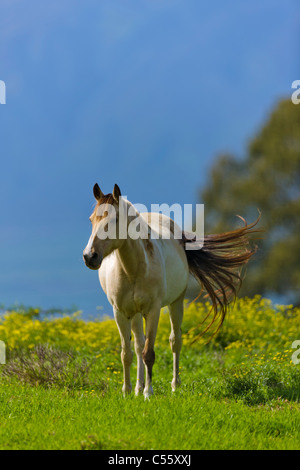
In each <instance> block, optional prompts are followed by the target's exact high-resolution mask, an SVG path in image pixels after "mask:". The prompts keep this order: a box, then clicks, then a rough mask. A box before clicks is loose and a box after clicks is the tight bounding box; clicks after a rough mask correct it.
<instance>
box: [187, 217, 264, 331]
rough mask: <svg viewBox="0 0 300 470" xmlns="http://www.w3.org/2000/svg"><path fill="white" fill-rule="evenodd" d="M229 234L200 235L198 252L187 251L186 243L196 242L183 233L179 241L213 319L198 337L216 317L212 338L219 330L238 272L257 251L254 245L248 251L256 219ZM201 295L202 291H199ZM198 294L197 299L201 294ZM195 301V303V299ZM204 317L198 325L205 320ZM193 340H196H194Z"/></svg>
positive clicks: (236, 287)
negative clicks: (200, 242)
mask: <svg viewBox="0 0 300 470" xmlns="http://www.w3.org/2000/svg"><path fill="white" fill-rule="evenodd" d="M240 218H241V219H242V220H243V221H244V223H245V226H244V227H242V228H238V229H236V230H232V231H231V232H226V233H221V234H216V235H206V236H204V242H203V246H202V248H200V249H187V247H186V245H187V244H188V243H194V244H197V241H195V240H190V239H188V238H187V237H186V236H185V234H184V232H183V238H182V242H183V244H184V249H185V253H186V256H187V260H188V265H189V269H190V272H191V274H192V275H193V276H194V277H195V278H196V280H197V281H198V282H199V283H200V285H201V286H202V289H205V290H206V292H207V295H208V296H209V297H210V300H211V302H212V310H213V312H214V314H213V318H212V320H211V322H210V323H209V325H208V326H207V327H206V328H205V329H204V331H202V332H201V333H200V334H199V335H198V336H197V338H198V337H200V336H202V335H203V334H204V333H205V332H206V331H207V330H208V329H209V328H210V327H211V326H212V325H213V324H214V323H215V321H216V320H217V318H220V321H219V325H218V327H217V329H216V330H215V332H214V333H213V336H214V335H215V334H216V333H217V332H218V331H219V329H220V327H221V326H222V323H223V321H224V319H225V317H226V313H227V310H228V305H229V304H230V303H231V302H232V301H233V300H234V299H235V298H236V296H237V293H238V291H239V289H240V287H241V284H242V280H243V279H242V276H241V269H242V268H243V266H245V265H246V264H247V262H248V261H249V259H250V258H251V257H252V256H253V255H254V253H255V252H256V251H257V246H255V247H254V248H249V245H250V236H251V235H252V234H253V233H254V232H260V231H261V230H258V229H255V230H253V228H254V227H255V226H256V224H257V223H258V221H259V219H260V215H259V217H258V218H257V220H256V221H255V222H253V223H252V224H249V225H247V223H246V221H245V220H244V219H243V218H242V217H240ZM201 292H202V290H201ZM201 292H200V294H199V295H198V297H197V298H196V299H198V298H199V297H200V295H201ZM196 299H195V300H196ZM210 313H211V312H209V314H208V315H207V316H206V317H205V319H204V320H203V322H202V323H204V321H205V320H206V319H207V318H208V316H209V315H210ZM197 338H196V339H197Z"/></svg>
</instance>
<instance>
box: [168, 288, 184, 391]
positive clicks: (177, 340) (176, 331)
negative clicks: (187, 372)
mask: <svg viewBox="0 0 300 470" xmlns="http://www.w3.org/2000/svg"><path fill="white" fill-rule="evenodd" d="M183 299H184V294H182V295H181V296H180V297H179V298H178V299H177V300H176V301H175V302H173V303H172V304H171V305H169V310H170V322H171V334H170V346H171V350H172V352H173V380H172V390H173V392H174V391H175V389H176V386H177V385H179V384H180V378H179V355H180V351H181V344H182V341H181V324H182V318H183Z"/></svg>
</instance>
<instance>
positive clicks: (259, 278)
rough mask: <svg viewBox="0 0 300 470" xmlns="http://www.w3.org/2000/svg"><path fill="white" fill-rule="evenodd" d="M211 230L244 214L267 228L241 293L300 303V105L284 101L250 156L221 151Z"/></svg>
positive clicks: (208, 191) (205, 199)
mask: <svg viewBox="0 0 300 470" xmlns="http://www.w3.org/2000/svg"><path fill="white" fill-rule="evenodd" d="M200 199H201V202H202V203H204V204H205V229H206V232H212V231H213V232H220V231H226V230H231V229H232V228H233V227H234V226H235V225H236V224H237V223H238V220H239V219H237V218H236V217H235V215H236V214H239V215H241V216H242V217H244V218H245V219H246V220H247V222H252V221H253V220H255V219H256V218H257V215H258V209H259V210H260V211H261V214H262V215H261V221H260V223H259V227H260V228H263V229H264V230H265V233H264V234H262V237H263V239H262V240H258V242H257V244H258V247H259V250H258V253H257V254H256V256H255V259H254V260H253V261H250V263H249V267H248V269H247V278H246V279H247V280H246V282H245V283H244V284H243V287H242V290H241V291H240V295H254V294H261V295H272V294H273V295H274V294H277V295H279V296H282V298H283V300H284V301H288V302H293V303H295V304H299V303H300V106H297V105H295V104H293V103H292V102H291V100H282V101H280V102H279V103H278V105H277V107H276V109H275V110H274V111H273V112H272V113H271V115H270V116H269V118H268V120H267V122H266V124H265V125H264V126H263V127H262V129H261V130H260V132H259V133H258V135H257V136H255V137H254V139H253V140H252V141H251V142H250V144H249V146H248V149H247V152H246V157H245V158H243V159H241V158H237V157H235V156H233V155H221V156H220V157H218V158H217V159H216V161H215V163H214V164H213V166H212V168H211V172H210V178H209V183H208V185H207V186H206V187H205V188H204V189H203V190H202V191H201V193H200Z"/></svg>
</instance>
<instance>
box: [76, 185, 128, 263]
mask: <svg viewBox="0 0 300 470" xmlns="http://www.w3.org/2000/svg"><path fill="white" fill-rule="evenodd" d="M93 193H94V196H95V199H96V201H97V203H96V207H95V209H94V212H93V213H92V215H91V216H90V221H91V222H92V234H91V236H90V239H89V242H88V244H87V246H86V247H85V249H84V251H83V259H84V262H85V264H86V266H87V267H88V268H90V269H99V268H100V265H101V263H102V260H103V258H104V257H105V256H107V255H109V254H110V253H112V251H114V250H115V249H117V248H120V247H121V245H122V243H123V242H124V239H122V238H119V236H118V233H119V212H120V204H121V203H122V202H123V199H122V198H121V197H120V196H121V191H120V188H119V186H118V185H117V184H115V186H114V189H113V192H112V193H110V194H103V192H102V191H101V189H100V188H99V186H98V184H97V183H96V184H95V186H94V188H93Z"/></svg>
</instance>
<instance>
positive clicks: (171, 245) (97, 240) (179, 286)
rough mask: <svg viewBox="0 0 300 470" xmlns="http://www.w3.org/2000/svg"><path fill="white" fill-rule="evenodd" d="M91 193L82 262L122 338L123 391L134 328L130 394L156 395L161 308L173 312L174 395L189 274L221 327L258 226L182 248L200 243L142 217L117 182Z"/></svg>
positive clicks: (167, 223) (152, 216)
mask: <svg viewBox="0 0 300 470" xmlns="http://www.w3.org/2000/svg"><path fill="white" fill-rule="evenodd" d="M93 192H94V196H95V198H96V201H97V204H96V207H95V210H94V212H93V214H92V215H91V217H90V220H91V222H92V234H91V236H90V239H89V242H88V244H87V246H86V248H85V250H84V252H83V258H84V261H85V264H86V266H87V267H89V268H90V269H94V270H98V273H99V280H100V284H101V286H102V288H103V290H104V292H105V294H106V295H107V298H108V300H109V302H110V303H111V305H112V307H113V312H114V317H115V320H116V323H117V325H118V329H119V332H120V337H121V359H122V364H123V373H124V383H123V388H122V390H123V393H124V394H126V393H129V392H130V391H131V388H132V387H131V381H130V366H131V363H132V359H133V353H132V350H131V331H132V332H133V334H134V343H135V352H136V355H137V382H136V387H135V393H136V395H137V394H139V392H141V391H143V393H144V396H145V398H149V396H150V395H151V394H152V393H153V389H152V367H153V364H154V360H155V353H154V343H155V337H156V332H157V326H158V321H159V316H160V310H161V308H162V307H164V306H168V307H169V312H170V322H171V335H170V345H171V349H172V352H173V380H172V390H173V391H175V389H176V387H177V385H178V384H179V383H180V379H179V354H180V350H181V323H182V318H183V301H184V297H185V293H186V289H187V286H188V282H189V279H190V278H191V275H192V276H193V277H194V279H196V280H197V281H198V282H199V287H200V286H202V287H204V288H205V290H206V291H207V293H208V295H209V296H210V298H211V301H212V304H213V308H214V317H213V320H212V322H211V324H212V323H213V322H214V321H215V319H216V317H217V314H218V313H220V315H221V321H220V325H221V323H222V322H223V320H224V318H225V314H226V308H227V305H228V304H229V302H230V301H231V300H232V297H234V296H235V295H236V281H238V283H240V282H241V278H240V276H239V273H236V272H235V271H236V269H237V268H239V267H241V266H242V265H244V264H245V263H246V262H247V261H248V260H249V258H250V257H251V256H252V254H253V253H254V251H255V250H252V251H250V250H248V249H247V245H248V241H249V240H248V234H249V233H250V231H251V230H250V229H251V228H252V227H253V226H254V225H255V223H256V222H255V223H254V224H252V225H249V226H247V225H246V224H245V227H243V228H240V229H237V230H234V231H232V232H228V233H225V234H221V235H210V236H207V237H204V245H203V246H202V245H201V246H202V248H201V249H196V250H195V249H193V250H187V249H186V244H187V243H197V242H196V241H192V240H191V239H190V238H189V239H188V238H187V237H186V236H185V234H184V232H182V231H181V229H180V228H179V227H178V226H177V225H176V224H175V223H174V222H173V220H171V219H169V218H168V217H166V216H164V215H162V214H158V213H157V214H156V213H139V212H138V211H137V210H136V208H135V207H134V206H133V205H132V204H131V203H130V202H129V201H127V199H125V198H122V197H121V191H120V189H119V187H118V186H117V185H115V187H114V190H113V192H112V194H107V195H104V194H103V193H102V191H101V190H100V188H99V186H98V184H95V186H94V188H93ZM111 209H113V210H111ZM121 211H122V214H124V213H125V214H126V224H125V227H124V226H122V227H121V224H120V214H121ZM135 221H138V224H139V228H140V233H141V232H143V234H144V236H143V237H141V236H140V237H136V236H132V233H131V234H130V233H129V232H130V224H133V225H134V224H135ZM123 225H124V224H123ZM108 227H110V229H111V228H113V232H114V234H115V236H112V237H109V236H106V238H105V236H103V234H104V233H105V232H106V233H107V228H108ZM176 230H177V233H178V230H179V231H180V232H181V234H182V237H181V238H180V239H178V238H175V237H174V233H175V231H176ZM120 234H122V235H120ZM153 234H154V236H153ZM227 291H229V294H228V292H227ZM143 318H144V319H145V333H144V326H143ZM211 324H210V325H211ZM144 367H146V382H145V383H144V376H145V373H144Z"/></svg>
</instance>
